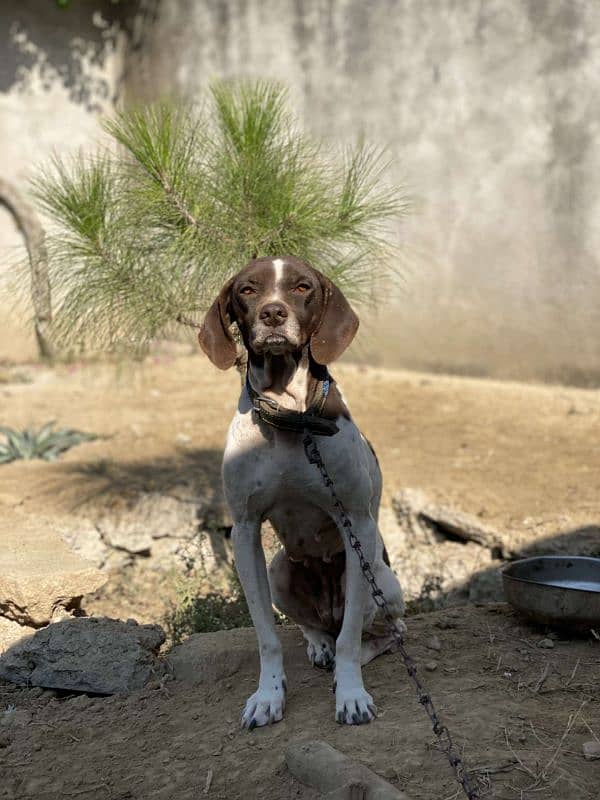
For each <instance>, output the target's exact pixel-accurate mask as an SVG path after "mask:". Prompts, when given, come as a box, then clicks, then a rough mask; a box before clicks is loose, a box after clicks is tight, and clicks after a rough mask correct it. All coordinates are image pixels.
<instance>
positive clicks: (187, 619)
mask: <svg viewBox="0 0 600 800" xmlns="http://www.w3.org/2000/svg"><path fill="white" fill-rule="evenodd" d="M178 594H179V602H178V605H177V606H176V607H175V608H173V609H172V610H171V611H170V613H169V614H167V616H166V617H165V628H166V630H167V634H168V638H169V640H170V641H171V643H172V644H173V645H176V644H179V642H181V641H182V640H183V639H185V638H186V637H188V636H190V635H191V634H192V633H209V632H211V631H227V630H231V628H250V627H252V617H251V616H250V611H249V609H248V604H247V603H246V598H245V597H244V591H243V589H242V586H241V584H240V580H239V577H238V574H237V571H236V570H235V567H232V569H231V573H230V576H229V586H228V588H227V589H226V590H224V591H223V592H215V591H212V592H209V593H208V594H204V595H199V594H198V586H197V583H196V581H194V579H193V578H192V579H189V578H188V579H186V580H185V581H184V582H183V583H182V584H181V587H180V590H179V593H178ZM284 620H285V617H284V616H283V615H282V614H279V613H278V612H275V621H276V622H277V623H281V622H283V621H284Z"/></svg>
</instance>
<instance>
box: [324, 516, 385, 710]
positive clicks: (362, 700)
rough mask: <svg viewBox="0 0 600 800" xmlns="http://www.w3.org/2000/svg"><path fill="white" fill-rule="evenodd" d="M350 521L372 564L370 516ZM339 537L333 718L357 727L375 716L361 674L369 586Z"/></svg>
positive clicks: (372, 525) (373, 536)
mask: <svg viewBox="0 0 600 800" xmlns="http://www.w3.org/2000/svg"><path fill="white" fill-rule="evenodd" d="M351 519H352V525H353V530H354V532H355V533H356V535H357V537H358V538H359V540H360V543H361V547H362V551H363V554H364V557H365V558H366V560H367V561H368V562H369V563H370V564H372V563H373V561H374V559H375V551H376V545H377V525H376V524H375V522H374V520H373V519H372V518H371V517H370V516H366V517H365V516H360V517H357V516H352V515H351ZM342 536H343V537H344V547H345V550H346V597H345V605H344V621H343V623H342V629H341V631H340V634H339V636H338V639H337V642H336V648H335V651H336V655H335V678H334V683H335V718H336V721H337V722H341V723H346V724H348V725H361V724H363V723H365V722H370V721H371V720H372V719H373V717H375V716H376V715H377V709H376V708H375V705H374V703H373V698H372V697H371V695H370V694H369V693H368V692H367V691H366V690H365V687H364V685H363V679H362V671H361V642H362V632H363V622H364V613H365V607H366V602H367V597H368V589H369V587H368V584H367V582H366V581H365V579H364V576H363V574H362V571H361V568H360V563H359V560H358V557H357V555H356V553H355V552H354V550H353V549H352V547H351V546H350V542H349V541H348V535H347V532H346V530H345V529H342Z"/></svg>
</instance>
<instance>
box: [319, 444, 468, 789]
mask: <svg viewBox="0 0 600 800" xmlns="http://www.w3.org/2000/svg"><path fill="white" fill-rule="evenodd" d="M303 444H304V452H305V453H306V457H307V459H308V461H309V463H310V464H314V465H315V466H316V467H317V469H318V470H319V472H320V473H321V477H322V478H323V483H324V484H325V486H326V487H327V488H328V489H329V491H330V492H331V498H332V500H333V506H334V508H335V509H336V511H337V513H338V515H339V518H340V521H341V523H342V527H343V528H344V530H345V531H346V535H347V537H348V541H349V543H350V547H351V548H352V549H353V550H354V552H355V553H356V555H357V557H358V560H359V562H360V568H361V570H362V573H363V575H364V576H365V578H366V581H367V583H368V584H369V586H370V587H371V596H372V597H373V600H374V601H375V604H376V605H377V607H378V608H379V609H380V610H381V612H382V616H383V619H384V622H385V623H386V626H387V628H388V630H389V631H390V633H391V634H392V635H393V637H394V639H395V642H396V646H397V648H398V652H399V653H400V655H401V656H402V660H403V661H404V666H405V667H406V671H407V672H408V674H409V675H410V677H411V678H412V680H413V682H414V684H415V687H416V690H417V699H418V701H419V703H420V704H421V705H422V706H423V708H424V709H425V712H426V714H427V716H428V717H429V719H430V720H431V726H432V728H433V732H434V734H435V735H436V737H437V740H438V744H439V746H440V749H441V750H442V752H444V753H446V755H447V757H448V761H449V762H450V765H451V766H452V769H453V770H454V774H455V775H456V780H457V781H458V782H459V784H460V785H461V786H462V788H463V790H464V793H465V795H466V796H467V797H468V798H469V800H477V799H478V798H479V790H478V789H477V788H475V787H474V786H473V785H472V783H471V780H470V778H469V776H468V774H467V771H466V769H465V765H464V763H463V760H462V759H461V757H460V756H459V755H458V753H457V752H456V748H455V746H454V742H453V741H452V736H451V735H450V731H449V730H448V728H447V727H446V726H445V725H444V723H443V722H442V721H441V720H440V717H439V715H438V713H437V711H436V709H435V706H434V705H433V701H432V699H431V695H430V694H429V692H428V691H427V689H426V688H425V687H424V686H423V684H422V683H421V681H420V680H419V677H418V675H417V665H416V664H415V662H414V661H413V659H412V657H411V656H410V655H409V653H408V652H407V651H406V648H405V647H404V636H403V631H402V630H401V628H400V627H399V626H398V624H397V623H396V620H395V618H394V616H393V614H392V613H391V611H390V609H389V606H388V603H387V600H386V599H385V596H384V594H383V592H382V590H381V589H380V588H379V586H378V585H377V581H376V580H375V575H374V573H373V569H372V567H371V565H370V564H369V562H368V561H367V560H366V558H365V556H364V553H363V551H362V547H361V544H360V541H359V539H358V537H357V536H356V534H355V533H354V532H353V530H352V522H351V521H350V518H349V517H348V514H347V512H346V509H345V508H344V504H343V503H342V501H341V500H340V499H339V497H338V496H337V494H336V492H335V489H334V486H333V481H332V480H331V478H330V477H329V473H328V472H327V469H326V468H325V464H324V463H323V459H322V458H321V453H320V452H319V448H318V447H317V445H316V442H315V440H314V439H313V437H312V436H311V434H310V433H309V432H308V431H307V430H305V432H304V439H303Z"/></svg>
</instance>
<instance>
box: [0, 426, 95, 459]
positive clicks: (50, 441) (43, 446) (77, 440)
mask: <svg viewBox="0 0 600 800" xmlns="http://www.w3.org/2000/svg"><path fill="white" fill-rule="evenodd" d="M54 424H55V421H54V420H52V421H51V422H47V423H46V424H45V425H43V426H42V427H41V428H40V429H39V430H37V431H36V430H34V429H33V428H25V429H24V430H22V431H18V430H16V429H15V428H8V427H5V426H0V434H4V436H5V438H6V442H5V443H4V444H1V443H0V464H8V463H9V462H11V461H17V460H19V459H32V458H41V459H42V460H44V461H55V460H56V459H57V458H58V457H59V456H60V455H62V453H65V452H66V451H67V450H70V449H71V447H75V446H76V445H78V444H81V443H82V442H91V441H93V440H94V439H97V438H98V436H97V435H96V434H95V433H84V432H83V431H78V430H75V428H59V429H58V430H54Z"/></svg>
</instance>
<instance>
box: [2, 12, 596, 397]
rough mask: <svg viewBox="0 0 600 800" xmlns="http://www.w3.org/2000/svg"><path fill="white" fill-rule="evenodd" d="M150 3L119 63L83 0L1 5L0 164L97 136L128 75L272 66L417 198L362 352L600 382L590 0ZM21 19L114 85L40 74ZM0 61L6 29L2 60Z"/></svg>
mask: <svg viewBox="0 0 600 800" xmlns="http://www.w3.org/2000/svg"><path fill="white" fill-rule="evenodd" d="M142 5H143V6H144V8H145V9H146V13H145V17H144V19H145V23H144V20H143V19H142V18H140V19H138V20H137V23H136V37H137V38H136V46H135V47H131V48H130V51H129V54H128V56H127V63H126V66H127V69H126V72H125V73H124V74H123V73H122V72H120V70H122V68H123V64H122V61H120V59H121V55H120V51H119V44H118V42H119V39H118V36H117V37H116V38H115V37H114V36H113V37H112V39H111V37H110V36H106V37H105V38H103V30H104V29H100V28H97V27H96V26H94V25H93V23H92V24H90V21H89V17H90V15H89V8H90V6H94V3H91V2H90V3H85V2H82V3H73V6H72V8H71V9H69V11H68V13H64V14H63V16H62V18H61V20H62V21H61V26H62V25H66V26H67V28H63V27H60V28H59V29H57V28H56V14H57V13H60V12H57V11H56V9H55V8H54V7H53V4H51V3H40V2H31V1H30V0H28V1H27V2H22V3H20V4H16V3H14V4H12V3H11V4H3V8H2V10H0V31H3V32H5V31H9V33H8V34H6V33H3V34H0V35H5V36H7V37H8V38H7V40H6V42H5V45H6V46H8V47H9V53H12V55H10V57H9V64H8V67H9V70H8V74H9V80H8V82H6V81H4V79H3V81H2V82H1V83H0V126H1V127H0V142H1V144H2V147H0V171H1V172H2V173H3V174H4V175H5V176H8V177H11V176H13V177H17V178H20V177H22V175H23V174H24V173H25V171H26V168H27V167H28V166H29V164H30V163H31V161H32V159H33V157H35V160H38V159H40V158H41V157H43V156H44V155H45V154H46V152H47V151H48V150H49V149H50V147H51V146H52V145H55V146H58V147H59V148H60V149H63V150H64V149H66V148H72V147H75V146H76V145H77V144H79V143H81V144H85V145H89V143H90V141H91V140H92V139H93V138H94V137H95V134H96V131H97V116H96V114H97V110H96V108H91V109H90V105H91V106H96V105H98V104H99V105H102V104H106V103H108V104H110V95H111V92H113V90H114V89H115V87H116V86H118V85H120V83H124V85H125V87H126V92H127V95H128V97H129V98H131V99H136V100H139V99H150V98H153V97H156V96H157V95H161V94H172V93H173V92H178V93H183V94H191V95H195V94H197V93H199V92H200V91H201V90H202V89H203V87H204V86H205V85H206V84H207V83H208V82H209V81H210V80H211V79H213V78H214V77H216V76H222V77H237V76H260V77H273V78H277V79H279V80H281V81H284V82H285V83H287V84H288V85H289V86H290V90H291V100H292V105H293V106H294V107H295V109H296V111H297V112H298V114H299V116H300V118H301V120H302V122H303V124H304V125H305V126H306V127H307V128H309V129H310V130H311V131H313V132H314V133H315V134H317V135H319V136H322V137H325V138H328V139H331V140H352V139H354V138H355V137H356V135H357V134H359V133H363V132H364V133H365V134H366V135H367V136H368V137H369V138H371V139H374V140H376V141H378V142H380V143H382V144H386V145H388V146H389V148H390V150H391V152H392V155H393V156H394V157H396V158H397V160H398V166H397V167H396V173H395V177H396V178H401V177H403V178H405V179H406V180H407V182H408V184H409V187H410V188H411V190H412V191H413V193H414V194H416V195H417V196H418V197H419V210H418V213H416V214H415V215H414V216H413V217H412V218H411V219H410V220H408V221H407V222H406V223H405V224H404V225H403V227H402V229H399V230H398V235H399V237H400V238H401V241H402V243H403V256H402V259H401V262H402V263H401V264H400V266H401V268H402V269H403V271H404V285H403V288H402V290H401V291H398V293H397V297H396V299H395V300H394V302H393V303H392V304H391V305H390V306H389V307H388V309H387V310H386V311H384V312H380V314H379V316H378V317H377V318H376V319H375V320H373V321H372V324H371V325H370V326H367V335H364V334H363V338H362V342H361V345H360V348H359V350H358V357H369V358H370V359H372V360H378V361H379V362H380V363H384V364H391V365H406V366H411V367H421V368H422V367H424V368H433V369H438V368H439V369H451V370H454V371H464V372H471V373H475V374H494V375H499V376H513V377H526V378H542V379H546V378H549V379H563V380H572V381H575V382H580V383H581V382H583V383H585V382H586V381H595V382H596V383H598V384H600V302H599V301H600V292H599V275H600V269H599V267H600V264H599V257H598V252H600V251H599V247H598V245H599V244H600V222H599V220H600V214H599V211H600V208H599V205H600V181H599V180H598V179H597V175H598V173H599V172H600V136H598V127H599V123H600V99H599V95H598V91H597V82H598V76H599V75H600V4H599V3H598V2H597V0H370V2H365V0H288V1H286V0H211V1H210V2H209V0H162V2H160V1H159V0H147V2H145V3H143V4H142ZM4 6H8V7H10V11H9V10H8V8H4ZM80 6H83V7H85V8H86V9H87V12H88V13H87V16H86V13H84V12H83V11H81V10H79V11H78V9H79V8H80ZM109 6H110V4H108V3H107V4H106V6H105V8H104V11H105V13H106V14H108V11H107V9H108V7H109ZM13 7H14V8H17V9H19V10H18V11H13V10H12V9H13ZM45 7H47V8H46V10H45V11H44V10H43V9H44V8H45ZM26 9H32V10H31V11H27V10H26ZM33 9H35V13H34V11H33ZM49 9H50V10H49ZM23 15H25V16H23ZM51 16H52V17H53V18H52V19H50V17H51ZM17 18H18V20H20V23H19V24H21V25H22V26H23V25H24V26H25V28H26V30H27V31H28V35H29V36H30V37H33V36H34V33H35V42H36V45H37V46H39V47H41V49H42V52H43V53H46V54H47V56H48V59H49V61H50V62H51V65H53V66H56V68H57V69H58V68H59V67H60V66H61V65H64V63H68V64H71V65H74V64H76V63H77V59H76V58H75V56H74V51H73V41H74V37H75V36H78V37H83V39H84V41H85V42H86V43H87V45H86V46H89V47H92V51H93V52H94V53H96V56H97V57H96V65H95V68H97V70H98V72H97V73H94V74H97V75H100V76H101V78H102V80H103V81H106V85H107V87H108V88H107V90H106V92H104V90H102V92H96V91H94V92H92V96H93V100H92V101H91V102H90V100H89V96H87V97H86V94H85V92H84V93H83V94H81V93H78V91H77V90H76V89H74V86H77V85H78V81H79V78H80V77H81V75H82V74H83V70H82V71H81V72H79V71H78V70H77V69H75V72H74V73H73V67H68V68H67V75H68V79H66V78H65V76H64V75H63V76H62V77H61V74H60V73H59V75H58V78H57V79H54V80H52V81H50V84H51V86H50V88H46V87H45V86H44V81H43V77H42V78H40V77H39V76H38V72H39V66H36V64H37V62H36V60H35V59H34V60H33V62H31V59H30V57H29V56H28V55H27V54H26V53H25V51H24V50H23V47H22V46H21V45H19V44H18V41H17V43H16V44H15V34H14V32H12V33H11V31H14V20H15V19H17ZM107 19H108V16H107ZM82 31H83V33H82ZM28 59H29V60H28ZM5 61H6V56H5V47H3V46H2V42H0V66H1V68H2V72H3V74H4V70H5ZM23 62H24V64H25V67H26V71H27V73H28V74H29V75H30V76H32V77H33V80H30V81H28V82H26V83H25V84H24V83H23V81H22V80H21V79H20V78H19V77H18V74H17V73H18V69H19V68H20V66H22V64H23ZM93 62H94V59H93V58H92V64H93ZM69 70H70V72H69ZM11 74H12V78H11V77H10V76H11ZM83 82H84V83H85V81H83ZM92 83H93V82H92ZM99 94H103V98H102V99H101V101H100V100H98V95H99ZM7 120H8V122H7ZM7 126H8V127H7ZM3 229H4V228H3ZM3 229H2V230H3ZM0 233H1V231H0ZM0 245H1V243H0Z"/></svg>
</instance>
